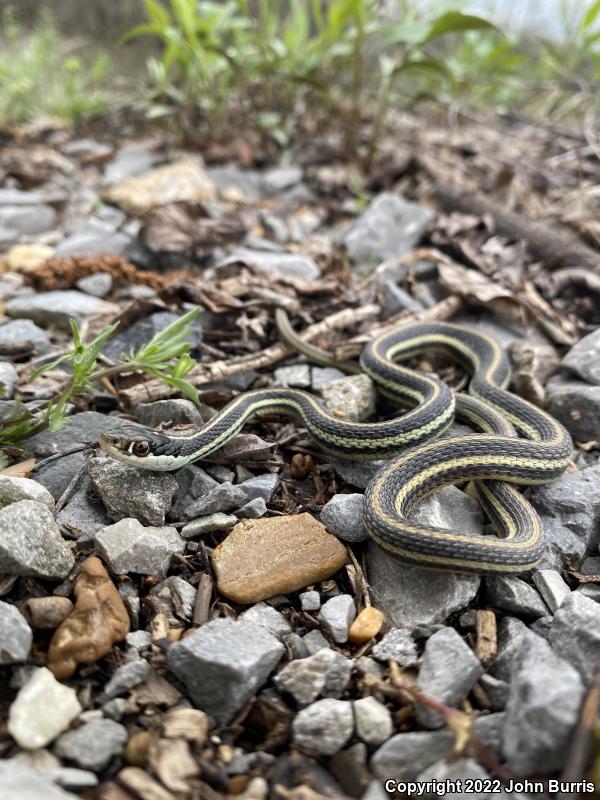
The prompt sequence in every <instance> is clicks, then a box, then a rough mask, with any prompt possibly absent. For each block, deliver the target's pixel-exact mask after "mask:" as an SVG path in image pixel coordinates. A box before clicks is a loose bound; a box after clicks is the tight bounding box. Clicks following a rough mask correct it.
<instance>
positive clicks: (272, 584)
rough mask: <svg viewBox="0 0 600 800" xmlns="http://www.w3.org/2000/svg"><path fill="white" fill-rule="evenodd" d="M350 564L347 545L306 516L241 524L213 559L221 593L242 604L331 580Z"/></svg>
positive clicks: (264, 519) (217, 549)
mask: <svg viewBox="0 0 600 800" xmlns="http://www.w3.org/2000/svg"><path fill="white" fill-rule="evenodd" d="M345 562H346V548H345V547H344V545H343V544H342V543H341V542H340V541H339V539H336V537H335V536H332V535H331V534H330V533H327V531H326V530H325V526H324V525H323V524H322V523H320V522H318V521H317V520H316V519H314V517H311V515H310V514H306V513H304V514H295V515H293V516H290V517H269V518H263V519H242V520H240V522H238V523H237V525H236V526H235V527H234V528H233V530H232V531H231V533H230V534H229V536H228V537H227V538H226V539H225V540H224V541H223V542H221V544H220V545H218V547H216V548H215V549H214V551H213V554H212V565H213V569H214V571H215V575H216V576H217V587H218V589H219V591H220V592H221V593H222V594H224V595H225V597H228V598H229V599H230V600H233V601H234V602H236V603H243V604H250V603H258V602H259V601H260V600H266V599H267V598H268V597H273V596H274V595H277V594H287V593H288V592H295V591H296V590H297V589H303V588H304V587H305V586H308V585H309V584H311V583H317V582H318V581H323V580H326V579H327V578H330V577H331V576H332V575H333V574H334V573H335V572H337V571H338V570H339V569H341V567H343V566H344V563H345Z"/></svg>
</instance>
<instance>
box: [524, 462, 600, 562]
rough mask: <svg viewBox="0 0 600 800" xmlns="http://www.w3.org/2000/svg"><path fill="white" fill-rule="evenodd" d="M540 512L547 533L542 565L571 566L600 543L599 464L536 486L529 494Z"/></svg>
mask: <svg viewBox="0 0 600 800" xmlns="http://www.w3.org/2000/svg"><path fill="white" fill-rule="evenodd" d="M529 499H530V501H531V503H532V505H533V506H534V508H535V509H536V510H537V511H538V513H539V514H540V517H541V519H542V527H543V531H544V534H545V537H546V541H547V546H546V553H545V555H544V557H543V558H542V562H541V565H540V567H541V568H550V569H558V570H559V571H560V570H562V569H563V568H565V567H569V568H570V567H572V566H573V565H577V564H579V563H580V562H581V560H582V559H583V557H584V556H585V555H587V554H588V553H592V552H593V551H594V550H595V549H596V548H597V547H598V544H599V543H600V526H599V525H598V524H597V523H598V521H599V520H600V465H596V466H593V467H587V468H586V469H582V470H580V471H579V472H572V473H568V474H564V475H561V476H560V478H558V479H557V480H555V481H553V482H552V483H550V484H548V485H547V486H541V487H539V488H538V489H535V491H533V492H532V493H531V495H530V497H529Z"/></svg>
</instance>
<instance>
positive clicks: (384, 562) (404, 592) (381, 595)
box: [367, 542, 481, 631]
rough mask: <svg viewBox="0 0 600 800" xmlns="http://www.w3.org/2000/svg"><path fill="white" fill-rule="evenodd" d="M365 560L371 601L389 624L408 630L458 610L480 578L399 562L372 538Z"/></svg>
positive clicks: (443, 617)
mask: <svg viewBox="0 0 600 800" xmlns="http://www.w3.org/2000/svg"><path fill="white" fill-rule="evenodd" d="M367 564H368V580H369V585H370V586H371V590H372V595H373V604H374V605H375V606H376V608H378V609H380V611H382V612H383V613H384V615H385V618H386V620H387V621H388V623H389V624H390V625H394V626H396V627H399V628H406V629H408V630H409V631H413V630H415V629H416V628H417V627H418V626H419V625H431V624H434V623H438V622H440V623H441V622H444V621H445V620H447V619H448V617H449V616H450V615H451V614H455V613H456V612H458V611H462V610H463V609H464V608H466V607H467V606H468V605H469V603H470V602H471V600H473V598H474V597H475V595H476V594H477V591H478V589H479V584H480V580H481V579H480V578H479V576H477V575H459V574H458V573H453V572H433V571H431V570H427V569H423V568H421V567H413V566H409V565H407V564H403V563H401V562H400V561H397V560H396V559H394V558H392V557H391V556H390V554H389V553H386V552H385V551H384V550H381V549H380V548H379V547H377V545H376V544H374V543H373V542H371V543H369V547H368V551H367Z"/></svg>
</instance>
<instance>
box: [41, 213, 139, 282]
mask: <svg viewBox="0 0 600 800" xmlns="http://www.w3.org/2000/svg"><path fill="white" fill-rule="evenodd" d="M132 241H133V240H132V238H131V236H128V235H127V234H126V233H123V232H121V231H117V230H115V227H114V224H112V223H111V222H106V221H105V220H102V219H98V218H97V217H90V218H89V219H87V220H86V221H85V222H84V223H83V225H82V226H81V227H80V228H77V230H75V231H73V233H72V234H71V235H70V236H67V238H66V239H63V240H62V242H60V244H59V245H58V246H57V248H56V255H57V256H58V257H59V258H60V257H63V256H67V255H74V254H77V255H89V256H93V255H96V254H97V253H108V254H110V255H115V256H120V255H123V254H124V253H125V251H126V250H127V248H128V247H129V246H130V245H131V243H132ZM79 288H81V290H82V291H85V292H87V289H84V288H83V287H79ZM109 291H110V290H109ZM87 293H88V294H90V295H93V296H95V297H104V294H107V293H108V292H105V293H104V294H96V293H95V292H87Z"/></svg>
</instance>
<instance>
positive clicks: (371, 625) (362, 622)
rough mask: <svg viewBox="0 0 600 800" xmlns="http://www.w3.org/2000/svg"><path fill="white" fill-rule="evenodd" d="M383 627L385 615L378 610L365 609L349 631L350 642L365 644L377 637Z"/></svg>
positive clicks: (371, 607)
mask: <svg viewBox="0 0 600 800" xmlns="http://www.w3.org/2000/svg"><path fill="white" fill-rule="evenodd" d="M382 626H383V614H382V613H381V611H380V610H379V609H378V608H373V606H369V607H368V608H363V610H362V611H361V612H360V614H359V615H358V617H357V618H356V619H355V620H354V622H353V623H352V625H351V626H350V630H349V631H348V641H349V642H352V644H363V643H364V642H368V641H369V640H370V639H373V637H374V636H377V634H378V633H379V631H380V630H381V628H382Z"/></svg>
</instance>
